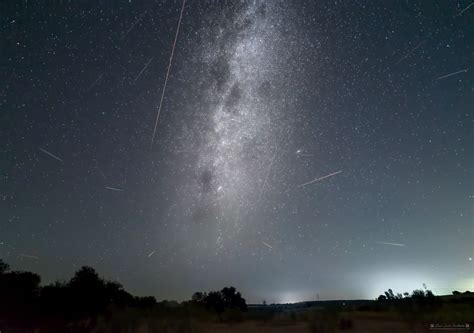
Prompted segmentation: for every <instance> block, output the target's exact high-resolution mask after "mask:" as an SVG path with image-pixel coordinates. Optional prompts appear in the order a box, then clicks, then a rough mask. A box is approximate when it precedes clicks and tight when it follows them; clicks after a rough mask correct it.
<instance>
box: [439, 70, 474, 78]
mask: <svg viewBox="0 0 474 333" xmlns="http://www.w3.org/2000/svg"><path fill="white" fill-rule="evenodd" d="M468 70H469V69H468V68H466V69H463V70H460V71H457V72H454V73H451V74H446V75H443V76H440V77H439V78H437V79H436V80H442V79H445V78H447V77H450V76H453V75H457V74H461V73H465V72H467V71H468Z"/></svg>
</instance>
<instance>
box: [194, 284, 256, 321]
mask: <svg viewBox="0 0 474 333" xmlns="http://www.w3.org/2000/svg"><path fill="white" fill-rule="evenodd" d="M191 299H192V301H193V302H195V303H198V304H201V305H204V306H205V307H206V308H208V309H212V310H214V311H215V312H216V313H217V314H218V316H219V318H221V317H220V315H221V314H222V313H223V312H224V311H226V310H240V311H246V310H247V303H246V301H245V299H244V298H242V295H241V294H240V292H238V291H237V290H236V289H235V288H234V287H225V288H223V289H222V290H220V291H210V292H209V293H203V292H195V293H194V294H193V296H192V297H191Z"/></svg>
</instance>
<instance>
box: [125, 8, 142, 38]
mask: <svg viewBox="0 0 474 333" xmlns="http://www.w3.org/2000/svg"><path fill="white" fill-rule="evenodd" d="M145 14H146V10H145V11H144V12H143V13H142V14H141V15H140V16H139V17H138V18H137V19H136V20H135V22H133V24H132V25H131V27H130V28H129V29H128V30H127V32H125V33H124V34H123V36H122V39H124V38H125V37H127V35H128V34H129V33H130V31H132V30H133V28H135V25H136V24H137V23H138V22H140V21H141V19H142V18H143V16H145Z"/></svg>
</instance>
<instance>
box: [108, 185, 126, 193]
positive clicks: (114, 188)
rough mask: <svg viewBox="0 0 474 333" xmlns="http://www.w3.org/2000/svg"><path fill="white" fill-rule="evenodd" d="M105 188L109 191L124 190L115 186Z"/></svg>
mask: <svg viewBox="0 0 474 333" xmlns="http://www.w3.org/2000/svg"><path fill="white" fill-rule="evenodd" d="M105 188H106V189H108V190H111V191H117V192H124V190H122V189H120V188H116V187H110V186H106V187H105Z"/></svg>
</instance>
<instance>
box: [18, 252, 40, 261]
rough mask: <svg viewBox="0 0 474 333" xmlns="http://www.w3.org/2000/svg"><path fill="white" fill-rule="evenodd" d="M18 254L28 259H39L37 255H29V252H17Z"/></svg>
mask: <svg viewBox="0 0 474 333" xmlns="http://www.w3.org/2000/svg"><path fill="white" fill-rule="evenodd" d="M18 255H19V256H20V257H24V258H29V259H36V260H38V259H39V257H37V256H33V255H31V254H23V253H19V254H18Z"/></svg>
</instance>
